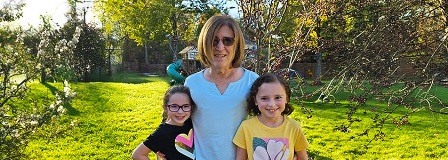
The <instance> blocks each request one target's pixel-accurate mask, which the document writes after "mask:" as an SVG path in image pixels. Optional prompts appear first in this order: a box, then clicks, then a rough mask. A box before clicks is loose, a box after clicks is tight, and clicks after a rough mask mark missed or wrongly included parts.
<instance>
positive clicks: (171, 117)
mask: <svg viewBox="0 0 448 160" xmlns="http://www.w3.org/2000/svg"><path fill="white" fill-rule="evenodd" d="M186 105H190V108H192V106H191V105H192V104H191V102H190V98H189V97H188V95H187V94H185V93H179V92H178V93H174V94H171V96H170V99H169V101H168V103H167V106H165V107H164V109H165V111H166V113H167V115H168V118H167V121H166V123H168V124H171V125H176V126H183V124H184V122H185V121H186V120H187V119H188V118H190V114H191V110H190V111H188V112H185V111H183V110H185V109H184V108H180V107H178V106H183V107H185V106H186ZM169 106H176V107H172V108H171V110H177V109H179V110H178V111H170V108H169ZM173 108H174V109H173Z"/></svg>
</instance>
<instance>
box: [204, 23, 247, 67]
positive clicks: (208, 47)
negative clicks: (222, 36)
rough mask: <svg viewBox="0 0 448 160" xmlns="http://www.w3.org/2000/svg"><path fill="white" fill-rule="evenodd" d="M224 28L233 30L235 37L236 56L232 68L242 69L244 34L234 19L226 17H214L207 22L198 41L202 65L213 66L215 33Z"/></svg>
mask: <svg viewBox="0 0 448 160" xmlns="http://www.w3.org/2000/svg"><path fill="white" fill-rule="evenodd" d="M222 26H228V27H230V28H231V29H232V30H233V33H234V35H235V37H234V38H235V42H234V43H233V47H234V51H235V53H234V54H235V56H234V57H233V60H232V66H231V67H232V68H237V67H240V66H241V63H242V61H243V57H244V36H243V32H242V31H241V28H240V26H239V25H238V24H237V22H236V21H235V20H234V19H233V18H232V17H230V16H226V15H215V16H212V17H211V18H210V19H208V20H207V22H205V24H204V27H202V30H201V33H200V34H199V40H198V52H199V56H200V58H201V63H202V64H203V65H205V66H206V67H210V66H211V63H210V61H211V60H212V58H213V49H214V46H213V40H214V38H215V33H216V32H217V31H218V29H219V28H221V27H222Z"/></svg>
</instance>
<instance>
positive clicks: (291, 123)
mask: <svg viewBox="0 0 448 160" xmlns="http://www.w3.org/2000/svg"><path fill="white" fill-rule="evenodd" d="M284 117H285V120H284V121H283V123H282V124H281V125H280V126H278V127H276V128H270V127H268V126H265V125H264V124H262V123H261V122H260V121H259V120H258V118H257V117H256V116H255V117H252V118H250V119H248V120H245V121H243V122H242V123H241V125H240V127H239V128H238V131H237V132H236V135H235V137H234V138H233V143H234V144H235V145H237V146H238V147H241V148H243V149H246V150H247V155H248V158H249V160H252V159H254V160H257V159H263V160H265V159H272V160H277V159H278V160H280V159H289V160H290V159H292V158H293V157H294V153H295V152H298V151H302V150H305V149H306V148H308V146H309V144H308V141H307V140H306V137H305V135H304V134H303V131H302V127H301V126H300V124H299V122H297V121H295V120H293V119H291V118H289V117H287V116H284Z"/></svg>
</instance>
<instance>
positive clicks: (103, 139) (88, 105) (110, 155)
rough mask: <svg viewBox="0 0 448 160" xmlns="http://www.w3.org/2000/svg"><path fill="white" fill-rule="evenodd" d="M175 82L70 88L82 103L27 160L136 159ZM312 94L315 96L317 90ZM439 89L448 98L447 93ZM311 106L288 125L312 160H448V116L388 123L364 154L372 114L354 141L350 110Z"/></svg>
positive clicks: (37, 142)
mask: <svg viewBox="0 0 448 160" xmlns="http://www.w3.org/2000/svg"><path fill="white" fill-rule="evenodd" d="M169 80H170V79H169V78H168V77H143V76H138V75H135V74H123V75H119V76H115V77H114V78H111V79H109V80H107V82H91V83H71V84H70V85H71V87H72V89H74V90H75V91H76V92H77V97H76V98H75V100H74V101H73V103H72V105H71V106H69V107H68V108H67V110H68V112H67V114H66V115H65V116H63V117H62V118H60V119H59V121H58V122H57V123H54V124H51V125H47V126H46V127H45V128H44V129H42V130H41V131H40V132H39V133H43V134H42V135H41V136H39V137H34V138H33V139H32V140H31V142H30V144H29V146H28V147H27V150H26V151H27V154H28V155H29V156H30V158H31V159H120V160H122V159H131V154H132V151H133V149H134V148H135V147H136V146H137V145H138V144H139V143H141V142H142V141H143V140H144V139H145V138H146V137H147V136H148V135H149V134H150V133H151V132H152V131H153V130H154V129H155V128H156V127H157V126H158V124H159V123H160V121H161V117H160V115H161V112H162V108H161V104H162V96H163V94H164V92H165V91H166V89H168V87H169V84H168V81H169ZM61 86H62V85H61V84H59V83H58V84H53V83H50V84H49V85H47V86H44V85H41V84H39V83H33V84H32V85H31V87H33V88H37V89H35V90H34V91H36V90H45V88H52V87H54V88H61ZM306 89H307V90H308V91H307V92H310V91H311V90H313V89H315V87H311V86H310V87H307V88H306ZM438 89H440V90H442V92H443V93H447V92H448V90H446V88H438ZM437 92H439V91H437ZM442 92H441V93H442ZM44 93H47V94H51V92H44ZM313 100H315V99H313ZM311 101H312V100H309V101H305V102H303V105H304V106H305V107H306V108H307V109H311V110H312V111H313V112H312V117H311V118H307V116H308V114H305V113H304V111H303V110H302V109H301V105H299V104H298V102H293V103H294V104H295V106H296V109H295V111H294V113H293V114H291V115H290V117H293V118H294V119H296V120H298V121H300V123H301V124H302V126H303V128H304V131H305V134H306V136H307V138H308V141H309V142H310V145H311V146H310V148H309V150H308V154H309V155H310V157H313V158H314V159H448V150H447V149H446V148H447V147H448V146H447V145H448V134H447V133H448V131H447V130H448V125H446V124H448V115H439V114H434V113H432V112H429V111H427V110H425V109H424V110H421V111H419V112H417V113H415V114H412V115H411V116H410V117H409V119H408V120H409V122H410V124H409V125H402V126H400V127H399V128H398V127H396V125H395V124H393V123H392V122H389V121H386V125H384V127H383V132H384V133H385V137H384V140H379V141H372V142H371V144H370V145H369V146H368V148H365V147H364V145H366V144H368V143H369V141H370V140H371V139H372V138H373V136H374V134H375V132H370V134H369V135H368V136H358V135H359V134H361V133H362V132H363V131H364V130H365V129H367V128H368V127H370V126H369V124H371V121H372V119H371V118H369V117H372V116H373V115H374V114H375V112H372V111H371V108H363V109H361V110H359V113H356V114H355V116H357V117H358V118H359V117H361V120H362V121H361V122H360V123H355V124H353V125H352V126H351V129H350V131H349V132H348V133H342V132H340V131H337V130H334V128H335V127H336V126H340V125H342V124H348V122H347V120H346V117H347V115H346V112H348V111H349V109H350V107H349V106H348V105H349V104H348V103H347V102H344V101H341V104H336V105H334V104H333V103H324V104H321V103H312V102H311ZM364 111H366V113H364ZM405 112H406V110H403V109H401V110H398V112H397V113H394V114H391V115H389V116H397V117H398V116H401V114H400V113H405ZM372 130H374V129H372ZM151 159H154V155H151Z"/></svg>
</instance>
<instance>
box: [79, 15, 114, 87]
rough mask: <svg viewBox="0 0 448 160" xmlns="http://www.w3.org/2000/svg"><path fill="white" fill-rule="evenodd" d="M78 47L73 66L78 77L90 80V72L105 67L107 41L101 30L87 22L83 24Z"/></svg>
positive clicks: (82, 79)
mask: <svg viewBox="0 0 448 160" xmlns="http://www.w3.org/2000/svg"><path fill="white" fill-rule="evenodd" d="M81 28H82V31H81V35H80V36H79V39H78V43H77V44H76V48H75V49H74V51H73V54H74V55H73V59H72V60H71V61H73V67H74V70H75V71H76V75H77V78H78V79H79V80H81V81H89V78H88V76H87V75H88V74H89V73H91V72H92V71H93V70H95V69H98V68H101V67H104V66H105V62H106V55H105V53H106V52H105V41H104V38H103V37H102V33H101V30H99V29H96V28H94V27H92V26H88V25H86V24H84V25H82V26H81Z"/></svg>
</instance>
